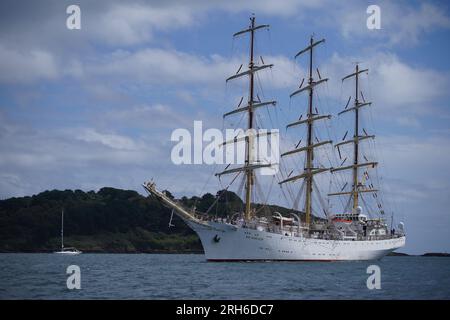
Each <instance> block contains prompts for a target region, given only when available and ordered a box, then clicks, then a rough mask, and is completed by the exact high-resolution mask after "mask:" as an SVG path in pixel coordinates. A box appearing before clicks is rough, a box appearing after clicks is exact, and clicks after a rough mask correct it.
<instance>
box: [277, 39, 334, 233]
mask: <svg viewBox="0 0 450 320" xmlns="http://www.w3.org/2000/svg"><path fill="white" fill-rule="evenodd" d="M323 42H325V39H322V40H319V41H316V42H314V38H313V37H311V39H310V43H309V46H308V47H306V48H305V49H303V50H301V51H299V52H298V53H297V54H296V55H295V58H297V57H298V56H300V55H302V54H304V53H306V52H309V78H308V85H307V86H305V87H302V85H303V83H304V79H303V81H302V83H301V84H300V87H299V89H298V90H296V91H294V92H293V93H292V94H291V95H290V97H291V98H292V97H293V96H295V95H297V94H299V93H302V92H306V91H307V92H308V111H307V117H306V119H304V120H302V119H301V117H300V119H299V120H298V121H296V122H293V123H291V124H288V125H287V127H286V128H290V127H293V126H297V125H301V124H306V126H307V138H306V139H307V141H306V146H304V147H300V148H297V147H298V146H296V148H295V149H294V150H290V151H287V152H285V153H283V154H282V155H281V156H282V157H284V156H288V155H291V154H295V153H298V152H302V151H305V152H306V161H305V166H304V171H303V173H301V174H299V175H296V176H294V177H288V178H287V179H285V180H283V181H281V182H279V184H283V183H286V182H293V181H296V180H299V179H304V182H305V181H306V191H305V194H306V197H305V216H306V221H305V222H306V226H307V227H308V228H309V227H310V224H311V214H312V191H313V185H314V178H313V177H314V175H315V174H318V173H322V172H325V171H328V170H330V168H319V167H315V166H314V149H315V148H317V147H320V146H322V145H325V144H329V143H332V141H331V140H327V141H318V140H317V137H316V143H315V142H314V140H313V139H314V122H315V121H317V120H322V119H330V118H331V115H328V114H327V115H320V114H319V113H318V111H317V108H315V107H314V106H313V97H314V87H315V86H317V85H319V84H321V83H324V82H326V81H328V78H324V79H322V77H321V75H320V72H319V69H318V68H317V69H316V70H317V75H318V77H319V79H318V80H317V81H315V80H314V75H313V49H314V47H315V46H317V45H319V44H321V43H323Z"/></svg>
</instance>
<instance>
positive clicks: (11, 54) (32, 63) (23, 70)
mask: <svg viewBox="0 0 450 320" xmlns="http://www.w3.org/2000/svg"><path fill="white" fill-rule="evenodd" d="M58 75H59V72H58V68H57V64H56V61H55V58H54V57H53V55H52V54H51V53H49V52H46V51H43V50H30V51H24V52H20V51H16V50H11V49H8V48H6V47H4V46H3V45H2V44H0V82H7V83H30V82H34V81H36V80H41V79H46V80H52V79H55V78H57V76H58Z"/></svg>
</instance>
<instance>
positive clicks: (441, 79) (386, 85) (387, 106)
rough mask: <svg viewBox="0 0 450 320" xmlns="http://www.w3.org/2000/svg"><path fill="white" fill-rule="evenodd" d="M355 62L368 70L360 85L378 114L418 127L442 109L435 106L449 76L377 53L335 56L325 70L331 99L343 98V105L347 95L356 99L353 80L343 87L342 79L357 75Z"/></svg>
mask: <svg viewBox="0 0 450 320" xmlns="http://www.w3.org/2000/svg"><path fill="white" fill-rule="evenodd" d="M352 61H363V62H362V63H361V64H360V68H368V69H369V75H368V76H366V75H362V76H361V81H360V85H361V90H362V91H363V92H364V95H365V97H366V100H370V101H372V102H373V103H374V106H375V108H377V109H378V110H382V111H383V112H389V113H390V114H391V115H395V116H401V119H399V123H400V124H406V125H409V126H411V125H414V126H417V124H418V123H417V118H416V117H417V116H419V115H423V114H427V113H430V112H433V111H435V110H436V109H437V108H439V107H440V106H438V105H435V104H433V102H434V101H436V100H437V99H438V98H441V97H443V96H445V95H446V94H447V90H446V88H448V86H449V85H450V76H449V74H447V73H445V72H440V71H436V70H433V69H429V68H424V67H417V66H412V65H409V64H407V63H405V62H403V61H401V60H400V58H399V57H398V56H397V55H395V54H392V53H382V52H378V53H377V52H375V53H374V54H373V55H368V56H365V57H364V56H363V57H361V56H359V57H348V56H341V55H339V54H337V53H335V54H334V55H333V56H332V58H331V59H330V60H329V61H327V62H326V63H325V64H324V69H325V70H326V71H327V75H328V76H329V77H330V81H331V83H330V85H329V88H330V94H331V96H332V97H333V98H335V99H339V98H340V99H341V100H342V101H341V103H344V104H345V103H346V100H347V98H348V95H352V96H354V92H353V89H352V88H353V87H354V80H353V79H351V80H347V81H346V82H344V84H343V85H342V84H341V80H340V79H341V78H342V77H343V76H345V75H347V74H350V73H352V72H353V71H354V68H355V66H354V63H352ZM430 83H432V84H433V85H429V84H430ZM344 89H348V90H344ZM341 90H342V91H341ZM343 92H344V93H343ZM343 95H344V96H343ZM344 100H345V101H344ZM405 111H406V113H405ZM380 112H381V111H380Z"/></svg>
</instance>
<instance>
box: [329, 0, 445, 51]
mask: <svg viewBox="0 0 450 320" xmlns="http://www.w3.org/2000/svg"><path fill="white" fill-rule="evenodd" d="M376 4H377V5H378V6H379V7H380V9H381V29H380V30H369V29H367V27H366V20H367V18H368V16H369V15H368V14H367V13H366V8H367V5H364V4H363V3H360V2H345V3H344V2H341V3H340V5H339V6H337V7H336V9H335V10H333V9H332V10H330V11H329V14H330V16H331V17H333V18H332V22H331V24H333V23H338V24H337V26H338V27H339V28H340V30H341V33H342V34H343V35H344V36H345V37H346V38H351V37H354V36H358V37H368V38H374V39H378V40H386V41H384V42H383V41H380V42H378V44H380V43H381V44H383V45H390V46H392V45H416V44H418V43H419V41H420V39H421V37H422V36H423V35H424V34H426V33H429V32H431V31H433V30H437V29H440V28H443V29H448V28H450V17H449V16H448V15H446V13H445V10H442V9H441V8H439V7H437V6H435V5H433V4H431V3H421V4H420V5H419V6H417V7H415V6H408V5H407V4H406V3H405V2H401V1H398V2H392V1H379V2H377V3H376Z"/></svg>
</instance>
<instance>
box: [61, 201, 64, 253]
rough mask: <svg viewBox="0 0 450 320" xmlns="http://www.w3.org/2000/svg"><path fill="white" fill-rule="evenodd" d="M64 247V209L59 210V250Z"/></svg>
mask: <svg viewBox="0 0 450 320" xmlns="http://www.w3.org/2000/svg"><path fill="white" fill-rule="evenodd" d="M62 249H64V209H62V211H61V250H62Z"/></svg>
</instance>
